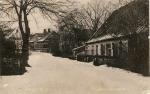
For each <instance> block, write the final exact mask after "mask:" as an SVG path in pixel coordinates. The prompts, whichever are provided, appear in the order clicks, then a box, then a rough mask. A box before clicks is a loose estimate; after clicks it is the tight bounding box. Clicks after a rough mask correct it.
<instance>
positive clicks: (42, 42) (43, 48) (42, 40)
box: [30, 33, 51, 52]
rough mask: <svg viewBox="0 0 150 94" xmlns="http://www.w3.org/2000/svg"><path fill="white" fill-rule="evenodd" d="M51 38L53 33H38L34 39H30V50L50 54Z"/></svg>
mask: <svg viewBox="0 0 150 94" xmlns="http://www.w3.org/2000/svg"><path fill="white" fill-rule="evenodd" d="M50 36H51V33H48V34H46V35H45V34H43V33H37V34H35V35H33V37H32V38H31V39H30V49H31V50H35V51H40V52H49V50H50V47H49V38H50Z"/></svg>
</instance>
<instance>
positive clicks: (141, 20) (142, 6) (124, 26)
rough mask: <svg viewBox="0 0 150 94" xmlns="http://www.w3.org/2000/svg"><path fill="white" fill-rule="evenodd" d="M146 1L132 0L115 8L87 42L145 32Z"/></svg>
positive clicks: (146, 21) (146, 18) (146, 17)
mask: <svg viewBox="0 0 150 94" xmlns="http://www.w3.org/2000/svg"><path fill="white" fill-rule="evenodd" d="M147 2H148V0H134V1H133V2H131V3H129V4H127V5H125V6H123V7H121V8H119V9H118V10H115V11H114V12H113V13H112V14H111V15H110V17H108V19H107V20H106V21H105V22H104V24H102V26H101V28H100V30H99V31H97V32H96V33H94V35H93V36H92V38H91V39H90V40H89V41H88V42H87V43H93V42H97V41H103V40H107V39H111V38H114V37H115V38H116V37H120V36H128V35H131V34H135V33H142V32H147V31H148V29H149V28H148V21H149V16H148V14H149V13H148V9H149V8H148V4H147ZM114 35H115V36H114Z"/></svg>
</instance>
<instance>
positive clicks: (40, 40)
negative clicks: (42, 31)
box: [38, 33, 51, 42]
mask: <svg viewBox="0 0 150 94" xmlns="http://www.w3.org/2000/svg"><path fill="white" fill-rule="evenodd" d="M50 35H51V33H49V34H47V35H46V36H44V37H42V38H41V39H39V40H38V42H43V41H45V40H46V39H47V38H49V36H50Z"/></svg>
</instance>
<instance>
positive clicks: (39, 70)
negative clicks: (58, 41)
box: [0, 52, 150, 94]
mask: <svg viewBox="0 0 150 94" xmlns="http://www.w3.org/2000/svg"><path fill="white" fill-rule="evenodd" d="M29 64H30V65H31V66H32V67H31V68H27V70H28V72H27V73H25V74H24V75H21V76H19V75H18V76H3V77H1V79H0V94H150V78H149V77H143V76H141V75H139V74H136V73H131V72H128V71H125V70H121V69H118V68H112V67H107V66H105V65H103V66H99V67H95V66H93V65H92V64H91V63H83V62H78V61H75V60H70V59H66V58H60V57H53V56H52V55H50V54H46V53H40V52H33V53H32V55H31V56H30V60H29Z"/></svg>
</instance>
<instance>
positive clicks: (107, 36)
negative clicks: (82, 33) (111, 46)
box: [86, 35, 113, 43]
mask: <svg viewBox="0 0 150 94" xmlns="http://www.w3.org/2000/svg"><path fill="white" fill-rule="evenodd" d="M111 38H113V36H112V35H104V36H101V37H98V38H93V39H91V40H89V41H88V42H86V43H92V42H97V41H102V40H106V39H111Z"/></svg>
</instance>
